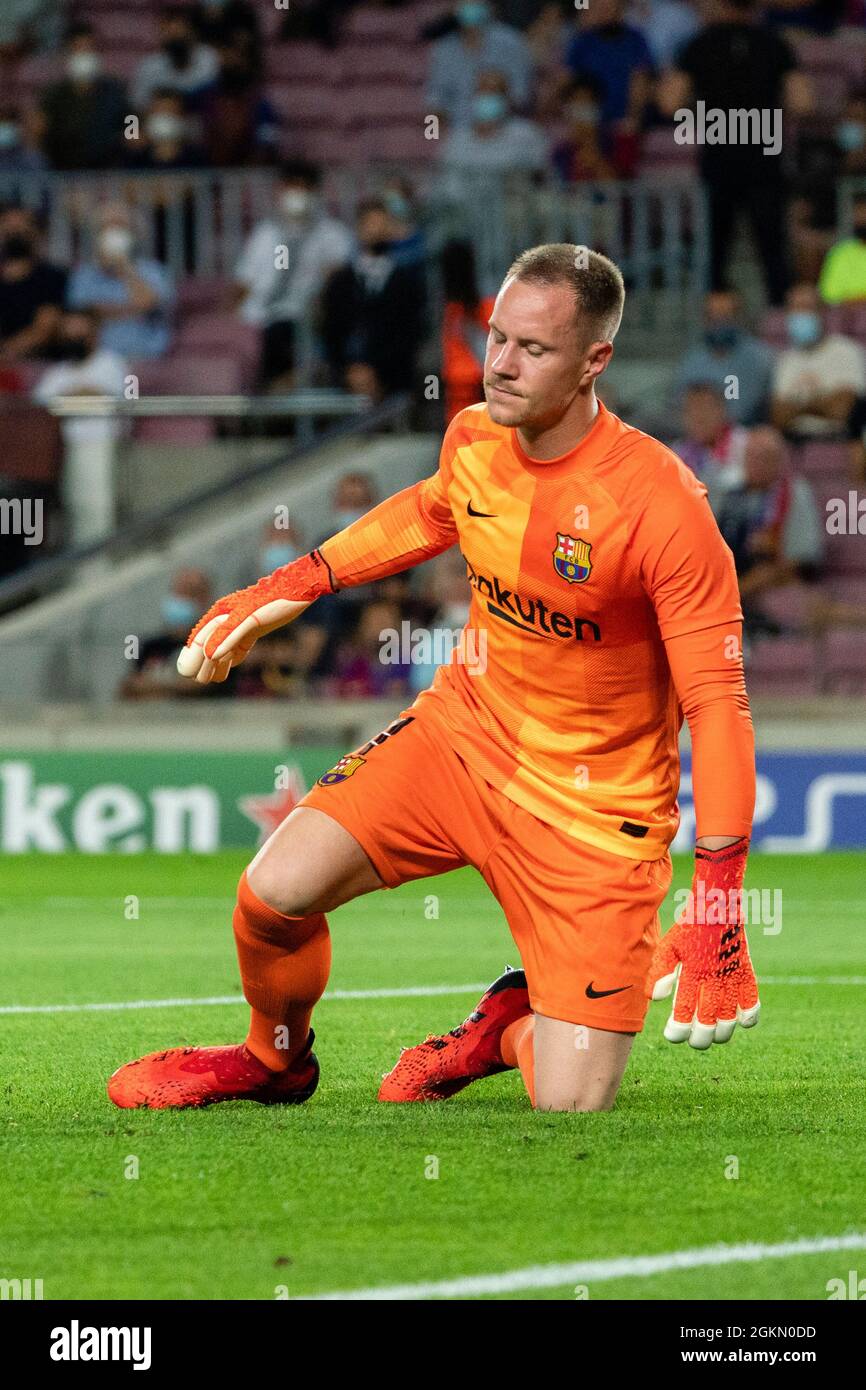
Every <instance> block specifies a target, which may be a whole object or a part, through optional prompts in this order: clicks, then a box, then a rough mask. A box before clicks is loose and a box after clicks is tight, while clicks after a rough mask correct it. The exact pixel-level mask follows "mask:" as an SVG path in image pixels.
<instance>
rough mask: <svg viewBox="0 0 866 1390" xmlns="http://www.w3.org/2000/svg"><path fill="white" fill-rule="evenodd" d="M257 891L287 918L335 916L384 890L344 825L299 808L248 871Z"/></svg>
mask: <svg viewBox="0 0 866 1390" xmlns="http://www.w3.org/2000/svg"><path fill="white" fill-rule="evenodd" d="M247 882H248V883H249V885H250V887H251V888H252V890H253V892H254V893H255V894H256V895H257V896H258V897H259V898H261V900H262V902H265V903H267V904H268V906H269V907H272V908H274V909H275V911H277V912H282V913H283V914H284V915H285V916H287V917H308V916H311V915H312V914H314V913H319V912H332V911H333V910H334V908H336V907H341V906H342V904H343V903H347V902H350V901H351V899H352V898H357V897H359V896H360V894H362V893H372V892H373V891H374V890H375V889H376V888H381V887H382V886H383V884H382V880H381V878H380V877H379V875H378V874H377V872H376V870H375V869H374V868H373V865H372V864H371V863H370V861H369V859H368V858H367V856H366V854H365V853H364V851H363V850H362V848H361V846H360V845H359V844H358V841H357V840H356V839H354V837H353V836H352V835H350V834H349V832H348V830H344V829H343V827H342V825H340V824H339V822H338V821H335V820H334V819H333V818H332V817H331V816H328V815H325V813H324V811H316V810H314V809H313V808H312V807H311V806H296V807H295V809H294V811H292V812H291V814H290V815H289V816H287V817H286V819H285V820H284V821H283V823H282V825H280V826H278V827H277V829H276V830H275V831H274V833H273V835H271V836H270V838H269V839H268V840H267V841H266V842H265V844H263V845H262V847H261V849H260V850H259V852H258V854H257V855H256V857H255V859H254V860H253V861H252V863H251V864H250V866H249V868H248V869H247Z"/></svg>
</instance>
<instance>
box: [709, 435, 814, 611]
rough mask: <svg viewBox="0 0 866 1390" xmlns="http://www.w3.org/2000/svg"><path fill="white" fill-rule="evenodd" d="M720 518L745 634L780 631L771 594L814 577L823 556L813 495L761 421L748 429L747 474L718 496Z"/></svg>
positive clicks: (744, 471) (777, 439)
mask: <svg viewBox="0 0 866 1390" xmlns="http://www.w3.org/2000/svg"><path fill="white" fill-rule="evenodd" d="M716 520H717V521H718V524H719V530H720V531H721V533H722V536H723V537H724V539H725V541H726V543H727V544H728V545H729V546H730V548H731V550H732V552H733V556H734V565H735V567H736V571H737V581H738V584H739V588H740V601H741V603H742V606H743V618H744V627H745V635H746V636H747V637H758V636H764V635H774V634H776V633H778V632H779V631H780V628H779V626H778V624H777V623H776V622H775V621H774V620H773V619H772V618H771V617H769V616H768V615H767V613H766V611H765V607H764V604H765V600H766V597H767V595H768V594H770V593H771V592H772V591H773V590H774V589H780V588H783V587H784V586H786V585H788V584H790V583H791V582H792V581H797V580H801V581H802V580H805V581H811V580H813V579H815V578H816V577H817V575H818V572H819V567H820V565H821V561H822V559H823V555H824V534H823V527H822V523H821V515H820V513H819V511H818V508H817V506H816V504H815V497H814V494H813V492H812V489H811V487H810V486H809V483H808V482H807V480H806V479H805V478H800V477H797V476H796V474H794V473H793V472H792V470H791V469H790V467H789V466H788V461H787V459H786V457H785V445H784V441H783V439H782V437H781V435H780V434H779V432H778V430H775V429H773V428H772V427H771V426H769V425H759V426H757V427H756V428H755V429H753V430H749V431H748V432H747V438H746V446H745V450H744V454H743V464H742V476H741V478H740V480H739V481H738V483H737V484H736V485H735V486H732V487H729V488H728V489H727V490H726V491H725V493H724V495H723V497H721V498H720V499H719V502H718V505H717V507H716Z"/></svg>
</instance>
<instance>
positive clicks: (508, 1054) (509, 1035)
mask: <svg viewBox="0 0 866 1390" xmlns="http://www.w3.org/2000/svg"><path fill="white" fill-rule="evenodd" d="M534 1031H535V1015H534V1014H524V1015H523V1017H522V1018H516V1019H515V1020H514V1022H513V1023H509V1025H508V1027H507V1028H506V1029H505V1032H504V1033H503V1034H502V1040H501V1042H500V1044H499V1050H500V1052H501V1053H502V1060H503V1062H505V1063H506V1065H507V1066H509V1067H519V1068H520V1075H521V1076H522V1077H523V1084H524V1086H525V1087H526V1089H527V1091H528V1092H529V1099H530V1101H531V1102H532V1104H533V1105H535V1052H534V1048H533V1043H532V1038H533V1033H534Z"/></svg>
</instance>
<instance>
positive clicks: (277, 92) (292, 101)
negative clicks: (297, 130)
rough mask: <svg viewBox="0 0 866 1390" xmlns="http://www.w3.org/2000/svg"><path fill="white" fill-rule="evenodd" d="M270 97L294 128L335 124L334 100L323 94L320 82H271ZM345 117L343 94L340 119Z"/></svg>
mask: <svg viewBox="0 0 866 1390" xmlns="http://www.w3.org/2000/svg"><path fill="white" fill-rule="evenodd" d="M268 97H269V99H270V100H271V101H272V102H273V104H274V106H275V107H276V109H277V110H278V111H279V113H280V115H281V116H282V117H283V118H284V119H285V120H286V121H288V122H289V123H290V124H291V125H294V126H301V127H307V126H313V127H322V126H331V125H333V124H334V118H335V113H334V105H333V100H332V99H331V97H330V96H329V94H328V93H327V92H323V90H322V86H321V84H320V83H318V82H304V83H301V82H296V81H289V82H271V83H269V84H268ZM342 117H343V94H342V93H341V97H340V119H342Z"/></svg>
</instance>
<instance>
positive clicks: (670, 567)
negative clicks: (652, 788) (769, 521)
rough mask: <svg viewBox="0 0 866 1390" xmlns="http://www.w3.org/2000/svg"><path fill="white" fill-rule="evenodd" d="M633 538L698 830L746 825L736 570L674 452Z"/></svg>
mask: <svg viewBox="0 0 866 1390" xmlns="http://www.w3.org/2000/svg"><path fill="white" fill-rule="evenodd" d="M633 545H634V547H635V550H636V551H637V553H638V554H639V556H640V561H641V572H642V575H643V579H644V584H645V587H646V590H647V593H648V594H649V596H650V598H651V600H652V603H653V606H654V608H655V611H656V618H657V620H658V625H659V631H660V633H661V637H662V640H663V642H664V645H665V652H666V654H667V659H668V665H669V666H670V670H671V675H672V677H673V682H674V686H675V688H676V692H677V697H678V699H679V702H680V705H681V706H682V710H683V713H684V715H685V717H686V720H687V722H688V726H689V733H690V734H691V739H692V788H693V794H694V802H695V815H696V821H697V827H696V828H697V836H698V838H702V837H703V836H705V835H749V834H750V832H751V825H752V816H753V813H754V808H755V743H754V730H753V728H752V718H751V714H750V712H749V702H748V698H747V695H746V684H745V677H744V672H743V639H742V632H743V624H742V617H743V615H742V609H741V607H740V600H739V592H738V587H737V576H736V572H735V569H734V562H733V556H732V555H731V552H730V550H729V549H728V547H727V546H726V545H725V543H724V541H723V539H722V537H721V535H720V533H719V528H718V526H717V525H716V522H715V519H714V517H713V514H712V512H711V511H710V508H709V505H708V502H707V496H706V488H705V487H704V486H703V484H702V483H699V482H698V480H697V479H696V478H695V477H694V475H693V474H691V473H690V472H689V471H688V470H687V469H685V468H684V467H683V466H682V464H681V463H679V461H678V460H677V461H673V466H672V467H669V468H668V469H667V470H665V472H664V474H663V475H662V476H660V477H659V478H658V479H657V480H656V482H655V484H654V492H653V496H652V498H651V499H649V501H648V503H647V505H646V506H645V507H644V508H643V509H642V512H641V516H640V520H639V523H638V526H637V528H636V530H635V533H634V536H633Z"/></svg>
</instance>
